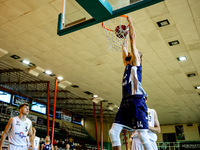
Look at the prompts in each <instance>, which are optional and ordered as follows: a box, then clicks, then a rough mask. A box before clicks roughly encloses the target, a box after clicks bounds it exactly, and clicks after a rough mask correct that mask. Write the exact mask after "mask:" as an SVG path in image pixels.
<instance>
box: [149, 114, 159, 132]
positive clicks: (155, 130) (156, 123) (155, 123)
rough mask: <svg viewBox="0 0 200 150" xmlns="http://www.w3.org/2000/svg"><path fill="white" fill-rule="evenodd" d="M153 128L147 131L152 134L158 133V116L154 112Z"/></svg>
mask: <svg viewBox="0 0 200 150" xmlns="http://www.w3.org/2000/svg"><path fill="white" fill-rule="evenodd" d="M154 112H155V113H154V127H150V126H149V130H150V131H152V132H154V133H160V123H159V121H158V116H157V113H156V111H155V110H154Z"/></svg>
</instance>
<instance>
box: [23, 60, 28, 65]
mask: <svg viewBox="0 0 200 150" xmlns="http://www.w3.org/2000/svg"><path fill="white" fill-rule="evenodd" d="M22 62H23V63H24V64H26V65H29V64H30V61H28V60H22Z"/></svg>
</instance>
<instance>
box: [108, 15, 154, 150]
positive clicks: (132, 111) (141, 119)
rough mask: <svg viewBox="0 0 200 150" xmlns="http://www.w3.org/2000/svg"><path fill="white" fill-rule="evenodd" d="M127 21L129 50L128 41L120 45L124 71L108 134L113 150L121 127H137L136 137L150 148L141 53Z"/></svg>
mask: <svg viewBox="0 0 200 150" xmlns="http://www.w3.org/2000/svg"><path fill="white" fill-rule="evenodd" d="M127 20H128V22H129V38H130V45H131V52H128V41H126V42H124V44H123V46H122V58H123V63H124V66H125V71H124V75H123V80H122V101H121V105H120V107H119V110H118V112H117V114H116V116H115V120H114V123H113V125H112V128H111V129H110V131H109V136H110V139H111V142H112V147H113V150H121V142H120V132H121V130H122V129H127V130H130V131H133V130H135V129H137V131H138V137H139V139H140V141H141V142H142V144H143V146H144V148H145V149H146V150H151V149H152V148H151V144H150V141H149V139H148V138H147V131H148V118H147V106H146V103H145V97H147V96H148V95H147V94H146V92H145V91H144V89H143V88H142V85H141V80H142V65H141V59H142V53H141V52H140V51H139V50H138V49H137V48H136V43H135V31H134V28H133V24H132V19H131V18H130V17H128V18H127Z"/></svg>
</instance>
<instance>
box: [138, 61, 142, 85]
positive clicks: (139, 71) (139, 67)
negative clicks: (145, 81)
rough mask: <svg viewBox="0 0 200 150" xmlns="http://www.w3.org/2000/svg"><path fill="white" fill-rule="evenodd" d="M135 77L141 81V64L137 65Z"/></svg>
mask: <svg viewBox="0 0 200 150" xmlns="http://www.w3.org/2000/svg"><path fill="white" fill-rule="evenodd" d="M141 63H142V62H141ZM137 77H138V81H139V82H140V83H142V64H141V65H140V66H137Z"/></svg>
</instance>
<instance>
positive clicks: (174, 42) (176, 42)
mask: <svg viewBox="0 0 200 150" xmlns="http://www.w3.org/2000/svg"><path fill="white" fill-rule="evenodd" d="M168 44H169V46H174V45H178V44H179V41H178V40H176V41H171V42H168Z"/></svg>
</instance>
